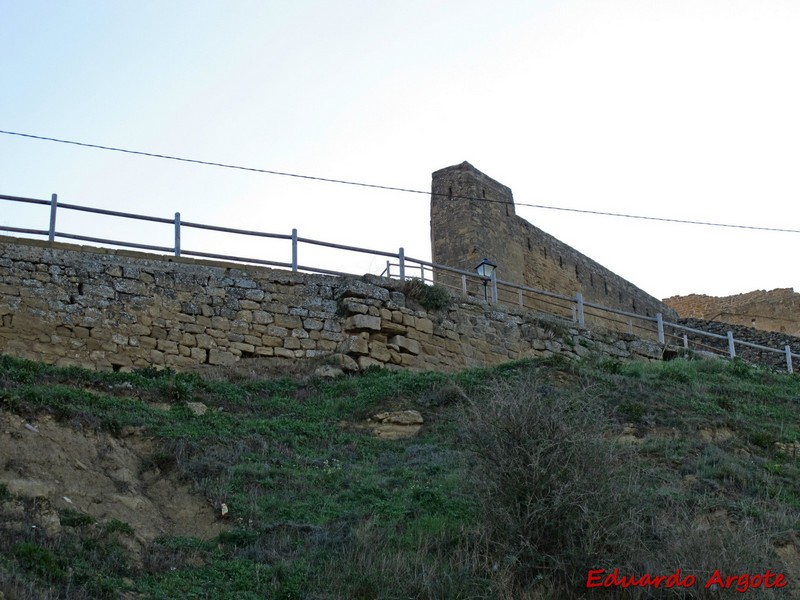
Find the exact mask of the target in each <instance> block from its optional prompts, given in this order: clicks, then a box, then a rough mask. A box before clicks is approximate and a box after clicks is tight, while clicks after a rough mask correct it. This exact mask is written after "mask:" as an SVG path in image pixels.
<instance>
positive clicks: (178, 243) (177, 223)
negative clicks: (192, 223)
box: [175, 212, 181, 256]
mask: <svg viewBox="0 0 800 600" xmlns="http://www.w3.org/2000/svg"><path fill="white" fill-rule="evenodd" d="M180 255H181V213H179V212H176V213H175V256H180Z"/></svg>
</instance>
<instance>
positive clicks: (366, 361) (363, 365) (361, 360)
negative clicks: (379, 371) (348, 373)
mask: <svg viewBox="0 0 800 600" xmlns="http://www.w3.org/2000/svg"><path fill="white" fill-rule="evenodd" d="M383 366H384V363H382V362H381V361H379V360H375V359H374V358H371V357H369V356H359V357H358V368H359V369H361V370H362V371H363V370H364V369H369V368H370V367H383Z"/></svg>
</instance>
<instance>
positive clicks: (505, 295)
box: [0, 194, 800, 373]
mask: <svg viewBox="0 0 800 600" xmlns="http://www.w3.org/2000/svg"><path fill="white" fill-rule="evenodd" d="M0 200H5V201H10V202H20V203H26V204H35V205H44V206H49V208H50V220H49V227H48V229H46V230H45V229H27V228H21V227H10V226H3V225H0V231H7V232H10V233H21V234H26V235H42V236H47V239H48V240H49V241H51V242H52V241H55V240H56V239H57V238H61V239H68V240H77V241H85V242H94V243H98V244H106V245H111V246H120V247H124V248H135V249H141V250H149V251H155V252H166V253H172V254H174V255H175V256H177V257H180V256H191V257H198V258H208V259H215V260H225V261H232V262H242V263H249V264H256V265H265V266H270V267H279V268H284V269H291V270H292V271H294V272H297V271H303V272H309V273H319V274H325V275H336V276H346V275H358V274H359V273H349V272H346V271H337V270H331V269H323V268H319V267H314V266H311V265H302V264H300V263H299V246H300V244H309V245H312V246H320V247H324V248H331V249H336V250H345V251H349V252H357V253H363V254H368V255H372V256H381V257H385V258H387V259H388V260H387V261H386V268H385V269H384V270H383V271H382V272H381V273H380V274H379V276H381V277H388V278H396V279H399V280H401V281H405V280H406V279H408V278H418V279H420V280H421V281H422V282H423V283H434V282H436V283H437V284H438V285H442V286H444V287H447V288H450V289H452V290H454V291H456V292H458V293H461V294H465V295H469V296H474V297H478V298H483V299H484V301H485V302H487V303H488V304H502V305H507V306H517V307H519V308H523V309H526V310H533V311H536V312H539V313H544V314H547V315H549V316H554V317H557V318H560V319H562V320H564V321H565V322H567V323H575V324H577V325H578V326H580V327H587V326H588V325H589V324H597V325H602V326H604V327H606V328H609V329H615V330H617V331H624V332H627V333H629V334H631V335H633V336H635V337H638V338H642V339H651V340H657V341H658V343H659V344H660V345H661V346H662V347H666V346H667V345H668V340H669V342H671V344H670V345H672V346H682V347H683V348H684V349H687V350H697V351H702V352H706V353H713V354H716V355H720V356H728V357H730V358H735V357H736V347H737V345H739V346H744V347H747V348H753V349H755V350H758V351H760V352H768V353H777V354H783V355H784V356H785V361H786V369H787V370H788V371H789V372H790V373H792V372H793V371H794V369H793V360H794V359H800V354H795V353H793V352H792V350H791V347H790V346H789V345H788V344H787V345H786V346H784V348H783V349H777V348H770V347H768V346H762V345H759V344H754V343H750V342H747V341H744V340H737V339H734V337H733V332H732V331H728V333H727V335H726V336H723V335H719V334H715V333H711V332H707V331H702V330H699V329H693V328H690V327H686V326H684V325H680V324H678V323H671V322H666V321H664V319H663V317H662V315H661V313H658V314H656V316H654V317H650V316H646V315H641V314H637V313H633V312H628V311H624V310H620V309H617V308H611V307H608V306H603V305H601V304H595V303H593V302H588V301H585V300H584V298H583V295H582V294H581V293H580V292H578V293H577V294H575V296H567V295H564V294H558V293H555V292H550V291H547V290H540V289H537V288H533V287H529V286H526V285H521V284H518V283H513V282H509V281H502V280H498V279H497V278H496V277H494V276H493V277H492V278H491V279H483V278H481V277H479V276H478V275H477V273H475V272H472V271H465V270H462V269H457V268H454V267H450V266H447V265H440V264H436V263H433V262H430V261H425V260H422V259H418V258H413V257H410V256H406V254H405V249H404V248H402V247H401V248H399V249H398V251H397V252H396V253H395V252H387V251H383V250H374V249H370V248H360V247H357V246H349V245H345V244H338V243H333V242H326V241H321V240H314V239H310V238H304V237H300V236H299V235H298V233H297V229H292V232H291V234H281V233H267V232H263V231H251V230H246V229H236V228H232V227H221V226H218V225H207V224H203V223H192V222H189V221H183V220H182V219H181V215H180V213H175V215H174V217H173V218H172V219H168V218H163V217H152V216H147V215H139V214H134V213H127V212H121V211H114V210H106V209H99V208H91V207H87V206H80V205H75V204H65V203H59V202H58V196H57V195H56V194H53V195H52V197H51V199H50V200H49V201H48V200H41V199H34V198H23V197H19V196H6V195H0ZM59 209H61V210H72V211H81V212H87V213H94V214H99V215H105V216H111V217H119V218H125V219H136V220H141V221H150V222H153V223H160V224H167V225H172V227H173V231H174V243H173V245H172V246H156V245H148V244H141V243H135V242H128V241H122V240H112V239H106V238H99V237H92V236H85V235H78V234H74V233H67V232H63V231H58V230H57V229H56V217H57V211H58V210H59ZM183 228H189V229H198V230H206V231H215V232H222V233H230V234H235V235H243V236H252V237H259V238H271V239H276V240H288V241H291V261H290V262H281V261H274V260H266V259H263V258H252V257H243V256H234V255H228V254H216V253H210V252H201V251H197V250H187V249H185V248H183V247H182V246H181V232H182V230H183ZM393 260H396V261H397V262H392V261H393ZM417 273H419V276H417ZM688 334H692V335H693V336H694V337H693V339H692V340H691V343H690V338H689V335H688ZM695 337H701V338H709V339H710V342H709V343H705V342H702V341H697V340H696V339H694V338H695ZM720 340H722V341H726V342H727V350H724V349H720V347H719V345H714V342H717V344H718V343H719V341H720Z"/></svg>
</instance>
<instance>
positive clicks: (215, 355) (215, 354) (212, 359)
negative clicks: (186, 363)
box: [208, 348, 236, 365]
mask: <svg viewBox="0 0 800 600" xmlns="http://www.w3.org/2000/svg"><path fill="white" fill-rule="evenodd" d="M235 362H236V356H235V355H234V354H232V353H230V352H228V351H226V350H220V349H219V348H212V349H211V350H209V351H208V364H210V365H232V364H234V363H235Z"/></svg>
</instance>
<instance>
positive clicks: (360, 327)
mask: <svg viewBox="0 0 800 600" xmlns="http://www.w3.org/2000/svg"><path fill="white" fill-rule="evenodd" d="M343 328H344V330H345V331H380V330H381V318H380V317H373V316H371V315H353V316H351V317H347V319H345V322H344V326H343Z"/></svg>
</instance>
